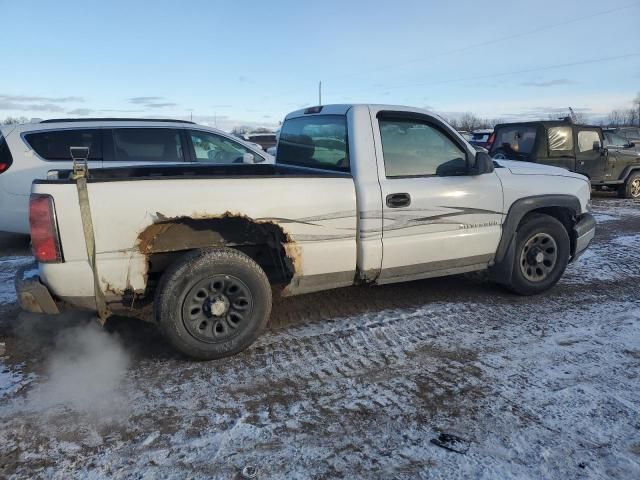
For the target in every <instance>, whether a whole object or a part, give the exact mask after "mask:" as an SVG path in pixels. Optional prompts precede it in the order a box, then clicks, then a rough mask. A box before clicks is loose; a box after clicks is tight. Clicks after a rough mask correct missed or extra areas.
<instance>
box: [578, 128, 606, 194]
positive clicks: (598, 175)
mask: <svg viewBox="0 0 640 480" xmlns="http://www.w3.org/2000/svg"><path fill="white" fill-rule="evenodd" d="M575 135H576V138H575V144H576V172H578V173H581V174H582V175H586V176H587V177H589V178H590V179H591V181H593V182H600V181H602V180H604V175H605V167H606V163H607V160H606V158H605V156H604V150H603V149H602V138H601V136H600V129H598V128H589V127H577V128H576V133H575Z"/></svg>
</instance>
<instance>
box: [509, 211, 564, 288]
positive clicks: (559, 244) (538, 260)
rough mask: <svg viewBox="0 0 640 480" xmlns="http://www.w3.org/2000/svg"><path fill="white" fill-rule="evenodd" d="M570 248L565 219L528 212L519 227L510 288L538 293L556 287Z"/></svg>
mask: <svg viewBox="0 0 640 480" xmlns="http://www.w3.org/2000/svg"><path fill="white" fill-rule="evenodd" d="M570 248H571V247H570V243H569V235H568V233H567V230H566V229H565V227H564V225H562V223H560V222H559V221H558V220H556V219H555V218H553V217H551V216H549V215H543V214H531V215H528V216H527V217H525V218H524V219H523V221H522V223H521V224H520V226H519V227H518V232H517V234H516V247H515V259H514V263H513V273H512V276H511V283H510V284H509V285H507V288H509V289H510V290H511V291H513V292H515V293H517V294H519V295H535V294H537V293H542V292H544V291H545V290H548V289H549V288H551V287H553V286H554V285H555V284H556V283H557V282H558V280H560V277H561V276H562V274H563V273H564V271H565V269H566V268H567V264H568V263H569V256H570V254H571V250H570Z"/></svg>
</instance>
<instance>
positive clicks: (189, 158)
mask: <svg viewBox="0 0 640 480" xmlns="http://www.w3.org/2000/svg"><path fill="white" fill-rule="evenodd" d="M72 146H74V147H75V146H83V147H89V168H90V169H93V168H101V167H118V166H128V165H146V164H158V163H182V162H192V163H216V164H229V163H262V162H264V163H274V158H273V157H272V156H271V155H269V154H267V153H265V152H264V151H262V150H261V149H260V148H257V147H254V146H253V145H250V144H249V143H247V142H244V141H242V140H240V139H238V138H237V137H234V136H233V135H231V134H228V133H225V132H222V131H220V130H217V129H213V128H209V127H204V126H202V125H197V124H195V123H192V122H186V121H180V120H157V119H152V120H144V119H133V118H128V119H60V120H44V121H42V122H40V123H31V124H23V125H3V126H0V205H2V210H0V231H5V232H14V233H29V218H28V211H29V193H30V191H31V182H32V181H33V180H34V179H42V178H46V177H47V172H49V171H50V170H60V169H69V168H71V165H72V161H71V157H70V153H69V147H72Z"/></svg>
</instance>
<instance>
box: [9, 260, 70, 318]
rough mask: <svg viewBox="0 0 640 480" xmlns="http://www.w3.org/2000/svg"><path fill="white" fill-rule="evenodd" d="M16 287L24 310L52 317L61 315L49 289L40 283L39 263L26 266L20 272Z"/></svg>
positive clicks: (17, 275)
mask: <svg viewBox="0 0 640 480" xmlns="http://www.w3.org/2000/svg"><path fill="white" fill-rule="evenodd" d="M15 286H16V293H17V295H18V303H19V304H20V308H22V309H23V310H25V311H27V312H33V313H47V314H51V315H55V314H57V313H60V309H59V308H58V306H57V305H56V302H55V300H54V299H53V296H52V295H51V293H50V292H49V289H48V288H47V287H46V286H44V285H43V284H42V283H41V282H40V277H38V264H37V263H35V262H34V263H32V264H29V265H25V266H24V267H22V268H20V269H19V270H18V272H17V273H16V280H15Z"/></svg>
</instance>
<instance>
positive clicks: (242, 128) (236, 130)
mask: <svg viewBox="0 0 640 480" xmlns="http://www.w3.org/2000/svg"><path fill="white" fill-rule="evenodd" d="M250 131H251V127H247V126H246V125H239V126H237V127H233V128H232V129H231V133H233V134H234V135H245V134H247V133H249V132H250Z"/></svg>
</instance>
